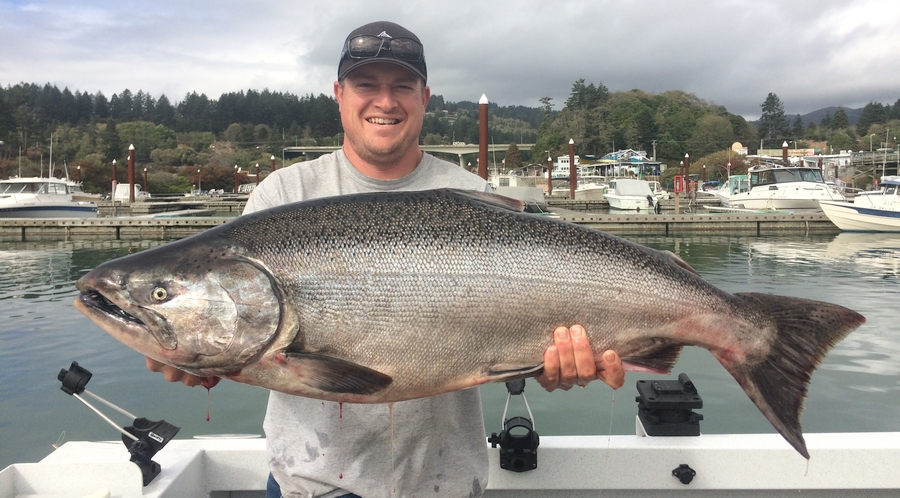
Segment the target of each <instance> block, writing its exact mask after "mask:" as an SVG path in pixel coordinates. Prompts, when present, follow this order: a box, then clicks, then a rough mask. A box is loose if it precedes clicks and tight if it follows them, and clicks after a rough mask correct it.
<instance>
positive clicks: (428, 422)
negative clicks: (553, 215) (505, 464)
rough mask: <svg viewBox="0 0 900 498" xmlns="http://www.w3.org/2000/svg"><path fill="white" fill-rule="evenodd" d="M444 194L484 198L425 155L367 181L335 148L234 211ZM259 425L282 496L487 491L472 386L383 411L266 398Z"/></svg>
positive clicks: (478, 185)
mask: <svg viewBox="0 0 900 498" xmlns="http://www.w3.org/2000/svg"><path fill="white" fill-rule="evenodd" d="M448 187H452V188H459V189H467V190H476V191H484V192H490V191H491V188H490V185H489V184H488V183H487V182H486V181H484V180H483V179H481V178H480V177H478V176H476V175H473V174H471V173H469V172H467V171H465V170H463V169H462V168H460V167H458V166H456V165H454V164H452V163H449V162H446V161H441V160H438V159H436V158H434V157H433V156H431V155H429V154H424V156H423V157H422V161H421V162H420V163H419V165H418V166H417V167H416V169H415V170H413V172H412V173H410V174H409V175H407V176H405V177H403V178H400V179H398V180H389V181H385V180H375V179H372V178H369V177H367V176H365V175H363V174H361V173H360V172H359V171H357V170H356V168H354V167H353V166H352V165H351V164H350V162H349V161H348V160H347V157H346V156H345V155H344V152H343V151H342V150H339V151H337V152H334V153H331V154H327V155H324V156H322V157H319V158H318V159H315V160H313V161H308V162H303V163H298V164H295V165H293V166H290V167H287V168H284V169H280V170H278V171H276V172H274V173H273V174H272V175H269V177H268V178H266V180H265V181H264V182H262V183H260V185H259V187H258V188H257V189H256V190H255V191H254V192H253V193H252V194H251V195H250V200H249V201H248V202H247V207H246V208H245V209H244V214H247V213H251V212H253V211H259V210H261V209H266V208H269V207H274V206H278V205H281V204H285V203H288V202H296V201H301V200H308V199H314V198H318V197H328V196H334V195H344V194H355V193H361V192H377V191H394V190H428V189H434V188H448ZM392 422H393V423H392ZM263 428H264V430H265V432H266V438H267V453H268V458H269V468H270V469H271V471H272V474H273V475H274V476H275V480H276V481H278V483H279V485H280V486H281V490H282V493H283V495H284V496H285V497H295V496H296V497H300V496H302V497H312V496H326V497H331V496H339V495H341V494H344V493H346V492H347V491H349V492H353V493H356V494H358V495H360V496H363V497H367V496H434V497H445V496H446V497H451V496H452V497H459V496H481V494H482V493H483V492H484V488H485V487H486V486H487V476H488V458H487V444H486V441H485V432H484V419H483V416H482V412H481V398H480V397H479V394H478V389H477V388H470V389H465V390H462V391H456V392H452V393H447V394H442V395H438V396H431V397H428V398H423V399H417V400H411V401H403V402H399V403H393V404H392V405H385V404H376V405H362V404H350V403H335V402H330V401H322V400H317V399H312V398H303V397H300V396H292V395H288V394H283V393H279V392H275V391H273V392H272V393H271V394H270V396H269V406H268V409H267V411H266V420H265V423H264V425H263Z"/></svg>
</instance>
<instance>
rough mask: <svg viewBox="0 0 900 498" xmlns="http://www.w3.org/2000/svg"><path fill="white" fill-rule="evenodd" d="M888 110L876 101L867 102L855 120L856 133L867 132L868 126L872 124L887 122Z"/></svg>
mask: <svg viewBox="0 0 900 498" xmlns="http://www.w3.org/2000/svg"><path fill="white" fill-rule="evenodd" d="M888 110H889V109H885V107H884V106H883V105H882V104H880V103H878V102H869V103H868V104H866V106H865V107H863V111H862V114H860V116H859V120H857V121H856V134H857V135H859V136H863V135H865V134H866V133H868V132H869V127H870V126H872V125H873V124H876V123H878V124H883V123H885V122H887V117H888Z"/></svg>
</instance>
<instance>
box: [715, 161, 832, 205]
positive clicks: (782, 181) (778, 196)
mask: <svg viewBox="0 0 900 498" xmlns="http://www.w3.org/2000/svg"><path fill="white" fill-rule="evenodd" d="M735 176H738V175H735ZM740 176H742V175H740ZM747 177H748V179H749V181H748V182H747V183H746V184H744V183H742V182H739V181H738V183H736V184H733V183H732V179H731V178H729V183H728V185H727V186H726V187H725V190H724V191H720V193H719V199H720V200H721V201H722V205H723V206H725V207H732V208H741V209H751V210H758V209H775V210H785V209H820V208H819V201H846V200H847V199H846V198H845V197H844V194H843V193H841V191H840V189H839V188H837V187H836V186H834V185H828V184H827V183H825V178H824V177H823V176H822V171H820V170H819V169H818V168H813V167H806V166H792V165H787V166H785V165H781V164H775V163H766V164H762V165H758V166H754V167H752V168H750V170H749V171H748V175H747ZM745 187H746V189H745Z"/></svg>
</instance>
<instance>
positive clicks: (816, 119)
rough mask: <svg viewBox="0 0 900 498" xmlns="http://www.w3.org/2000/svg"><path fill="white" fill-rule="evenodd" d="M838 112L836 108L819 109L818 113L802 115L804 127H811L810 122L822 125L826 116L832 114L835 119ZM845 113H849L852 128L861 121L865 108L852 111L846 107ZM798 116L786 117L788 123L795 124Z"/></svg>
mask: <svg viewBox="0 0 900 498" xmlns="http://www.w3.org/2000/svg"><path fill="white" fill-rule="evenodd" d="M837 110H838V108H837V107H834V106H832V107H825V108H824V109H819V110H818V111H813V112H810V113H807V114H801V115H800V119H802V120H803V127H804V128H806V127H807V126H809V123H810V122H813V123H816V124H821V123H822V118H824V117H825V114H829V113H830V114H831V117H834V113H835V112H837ZM844 111H845V112H846V113H847V119H848V120H849V121H850V126H853V125H855V124H856V122H857V121H859V117H860V116H861V115H862V112H863V108H862V107H860V108H859V109H850V108H848V107H845V108H844ZM796 116H797V115H796V114H790V115H786V117H787V118H788V123H793V122H794V117H796Z"/></svg>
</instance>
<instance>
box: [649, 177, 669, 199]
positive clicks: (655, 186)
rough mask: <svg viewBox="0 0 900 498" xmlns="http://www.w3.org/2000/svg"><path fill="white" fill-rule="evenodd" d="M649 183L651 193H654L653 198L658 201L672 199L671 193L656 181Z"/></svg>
mask: <svg viewBox="0 0 900 498" xmlns="http://www.w3.org/2000/svg"><path fill="white" fill-rule="evenodd" d="M647 183H648V184H649V186H650V191H651V192H653V197H656V198H657V199H668V198H669V197H670V195H669V193H668V192H667V191H665V190H663V188H662V185H661V184H660V183H659V182H658V181H656V180H648V181H647Z"/></svg>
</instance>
